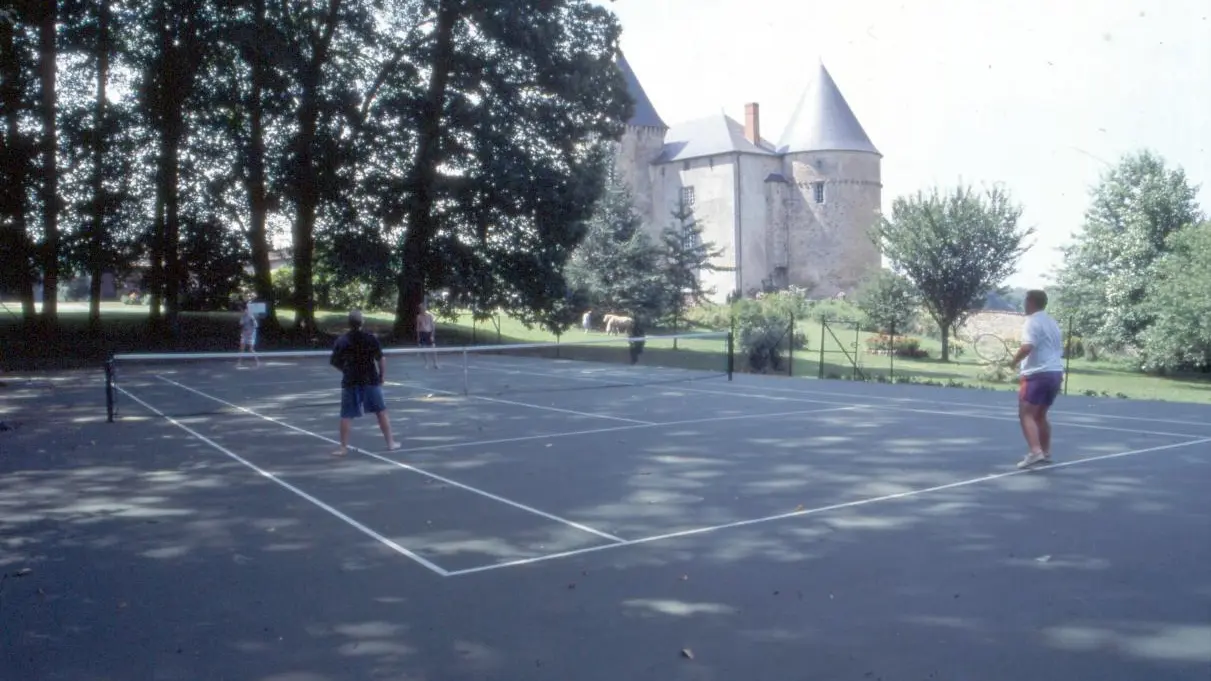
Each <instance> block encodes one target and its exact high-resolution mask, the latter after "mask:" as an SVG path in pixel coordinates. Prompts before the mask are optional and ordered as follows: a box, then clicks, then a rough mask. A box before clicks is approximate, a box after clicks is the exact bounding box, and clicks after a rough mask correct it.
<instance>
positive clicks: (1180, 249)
mask: <svg viewBox="0 0 1211 681" xmlns="http://www.w3.org/2000/svg"><path fill="white" fill-rule="evenodd" d="M1166 249H1167V251H1168V252H1167V253H1166V254H1165V255H1164V256H1162V257H1161V258H1160V259H1159V260H1158V261H1157V262H1156V263H1155V267H1154V268H1153V270H1154V273H1155V278H1154V279H1153V281H1152V282H1151V283H1150V285H1149V286H1148V291H1147V294H1146V296H1145V298H1144V306H1145V307H1146V308H1147V309H1148V310H1150V315H1151V316H1152V317H1153V322H1152V324H1151V325H1150V326H1149V327H1148V328H1147V330H1145V331H1144V332H1143V334H1142V335H1141V340H1142V343H1141V344H1142V352H1141V364H1142V366H1143V368H1144V369H1146V370H1152V371H1173V370H1181V369H1201V370H1203V371H1208V370H1211V222H1203V223H1202V224H1198V225H1188V226H1186V227H1183V228H1181V229H1179V230H1178V231H1177V232H1175V233H1174V234H1173V235H1172V236H1170V238H1169V239H1168V242H1167V244H1166Z"/></svg>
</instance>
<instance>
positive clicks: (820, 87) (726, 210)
mask: <svg viewBox="0 0 1211 681" xmlns="http://www.w3.org/2000/svg"><path fill="white" fill-rule="evenodd" d="M618 66H619V68H620V69H621V71H622V73H623V75H624V76H625V78H626V81H627V87H628V90H629V91H630V94H631V97H632V99H634V101H635V109H634V114H633V115H632V117H631V119H630V120H629V121H628V122H627V126H626V132H625V134H624V135H623V137H622V139H621V140H620V141H619V142H618V145H617V148H616V152H615V159H614V172H615V175H616V176H617V177H618V178H619V179H620V180H621V181H622V182H623V183H624V184H625V185H626V186H627V187H628V188H629V189H630V191H631V193H632V195H633V197H634V203H635V209H636V210H637V211H638V213H639V215H640V216H641V217H642V218H643V220H644V224H645V226H646V227H647V228H648V229H649V230H651V231H652V233H653V234H655V233H658V232H659V231H660V230H661V229H663V228H664V227H666V226H668V225H670V224H672V223H674V222H675V219H674V218H673V213H674V211H675V210H676V209H677V208H678V206H679V205H681V204H684V205H686V206H688V207H690V208H691V209H692V210H693V213H694V217H695V219H696V220H697V222H698V226H699V227H700V228H702V230H703V239H704V240H705V241H709V242H713V243H714V245H715V246H716V247H717V248H719V249H721V250H722V254H721V256H720V257H719V259H718V262H716V263H715V265H716V267H717V268H718V271H714V272H709V271H708V272H703V273H702V279H703V283H704V284H705V285H706V287H707V288H708V289H713V291H714V295H713V297H714V298H715V299H717V300H720V301H722V300H723V299H725V298H726V297H727V296H728V295H730V294H732V293H734V292H739V293H741V294H744V295H752V294H753V293H755V292H757V291H761V290H764V289H768V288H774V289H783V288H786V287H787V286H791V285H794V286H803V287H807V288H809V289H810V291H809V295H810V296H812V297H813V298H822V297H830V296H835V295H837V294H839V293H851V292H853V290H854V289H855V288H856V287H857V285H858V283H859V282H860V281H861V280H862V279H863V278H864V277H865V276H866V275H867V274H869V273H870V272H872V271H873V270H877V269H878V268H879V267H880V264H881V256H880V252H879V249H878V247H877V246H876V245H875V243H874V242H873V241H872V240H871V238H870V236H869V233H870V229H871V227H873V226H874V224H875V221H876V220H877V219H878V214H879V210H880V206H881V200H882V184H881V182H880V163H881V160H882V154H880V153H879V151H878V150H877V149H876V148H875V146H874V145H873V144H872V143H871V141H870V138H869V137H867V136H866V132H865V131H864V130H863V129H862V125H861V124H860V123H859V122H858V119H857V118H856V117H855V116H854V113H853V111H851V110H850V108H849V104H847V103H846V101H845V98H844V97H843V96H842V95H841V91H840V90H839V89H838V88H837V84H836V83H835V82H833V79H832V76H830V75H829V73H828V71H827V70H826V69H825V68H824V65H823V64H822V63H821V64H820V66H819V70H818V73H817V74H816V77H815V79H813V81H812V83H811V84H810V85H809V86H808V87H807V89H806V90H805V91H804V93H803V95H802V97H801V98H800V100H799V103H798V106H797V107H796V110H795V112H794V115H793V116H792V117H791V120H790V123H789V125H787V128H786V130H785V131H783V133H782V136H781V138H780V139H779V141H778V143H777V144H773V143H771V142H769V141H768V140H766V139H765V138H763V137H762V136H761V114H760V107H759V106H758V105H757V104H756V103H752V104H747V105H746V106H745V120H744V123H743V124H741V123H740V122H738V121H736V120H733V119H732V118H729V117H728V116H727V115H725V114H722V113H719V114H715V115H713V116H708V117H705V118H701V119H698V120H695V121H690V122H687V123H683V124H680V125H676V126H674V127H671V128H670V127H669V126H667V125H665V123H664V120H663V119H661V117H660V115H659V114H658V113H657V112H656V107H655V106H653V105H652V102H651V100H650V99H648V96H647V94H645V92H644V90H643V86H642V85H640V83H639V79H638V78H637V77H636V75H635V72H634V71H633V70H632V69H631V66H630V65H629V64H628V63H627V61H626V58H625V57H624V56H622V55H621V54H620V55H619V57H618Z"/></svg>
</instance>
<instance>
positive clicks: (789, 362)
mask: <svg viewBox="0 0 1211 681" xmlns="http://www.w3.org/2000/svg"><path fill="white" fill-rule="evenodd" d="M790 318H791V321H790V326H789V327H787V329H786V335H787V338H789V339H790V341H789V342H788V343H787V344H786V375H787V376H791V377H793V376H794V375H795V313H794V312H792V313H791V314H790Z"/></svg>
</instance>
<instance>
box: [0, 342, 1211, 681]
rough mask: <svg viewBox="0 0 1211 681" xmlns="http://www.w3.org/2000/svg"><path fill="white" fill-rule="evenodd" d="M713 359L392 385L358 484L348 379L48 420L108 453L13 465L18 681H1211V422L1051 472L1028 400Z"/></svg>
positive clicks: (486, 356)
mask: <svg viewBox="0 0 1211 681" xmlns="http://www.w3.org/2000/svg"><path fill="white" fill-rule="evenodd" d="M686 342H687V343H689V342H692V343H694V344H696V343H701V344H703V345H702V346H701V347H704V348H705V347H710V346H712V345H713V346H714V347H716V348H717V349H718V353H717V354H712V353H711V352H710V351H709V350H708V351H706V352H703V353H702V355H703V356H704V357H698V358H697V359H695V360H694V361H693V362H689V361H672V360H668V359H667V358H668V357H669V356H672V355H668V354H662V353H661V351H660V350H661V347H662V344H663V343H664V341H660V340H659V339H652V340H650V341H649V343H648V344H647V346H646V347H645V350H644V354H643V355H641V356H640V358H639V361H638V363H637V364H635V365H630V364H628V363H627V362H626V361H619V358H618V357H617V356H610V357H607V356H605V355H610V354H611V353H614V354H615V355H616V353H620V352H622V353H625V352H626V350H627V346H626V344H625V343H624V342H622V341H609V342H605V343H602V344H600V345H597V346H594V349H593V350H592V351H591V352H590V351H589V350H588V349H587V348H588V347H589V346H587V345H576V344H569V345H568V346H565V347H564V348H562V349H560V350H558V351H556V350H555V349H553V348H550V347H547V348H542V349H534V350H532V351H530V350H520V349H519V350H517V351H514V352H511V351H507V350H497V351H495V352H489V351H487V350H482V351H481V350H479V349H476V350H474V351H471V352H467V353H465V354H463V353H460V352H459V351H453V352H448V353H443V354H441V355H439V356H438V360H439V362H438V363H439V368H436V369H433V368H426V367H425V365H424V362H423V358H421V357H420V356H419V355H417V354H415V353H400V354H396V355H391V356H390V357H389V359H388V370H387V371H388V376H387V379H388V384H387V386H386V390H387V396H388V407H389V410H390V414H391V418H392V423H393V426H394V428H395V432H396V439H397V440H399V442H400V443H401V445H402V448H401V449H399V450H396V451H391V452H388V451H385V447H384V445H383V439H382V438H381V436H380V435H379V433H378V431H377V428H376V427H375V425H374V423H373V420H372V419H360V420H359V421H357V422H356V423H355V429H354V436H353V441H352V444H353V445H354V446H355V447H357V448H358V449H357V451H356V452H354V453H352V454H351V455H350V456H349V457H347V458H344V459H340V458H335V457H333V456H331V452H332V451H333V450H334V449H335V443H336V414H337V406H338V401H339V394H338V385H339V375H338V374H337V373H336V372H335V370H333V369H331V368H330V367H328V366H327V365H326V360H325V358H324V357H323V356H322V354H323V353H319V354H315V355H305V354H298V353H294V354H282V355H270V356H262V363H261V366H260V367H256V368H248V367H245V368H237V367H236V366H235V364H234V357H232V356H226V357H224V358H223V359H221V360H219V359H214V358H211V359H204V360H203V359H199V360H196V361H184V360H179V361H178V360H173V359H154V358H152V359H148V360H146V361H141V360H139V359H138V358H132V359H129V360H128V361H126V362H125V363H123V362H122V361H119V362H117V363H116V364H117V368H116V371H115V377H116V378H115V381H114V387H115V391H116V397H115V403H116V414H115V418H114V422H113V423H106V422H105V405H104V397H103V395H104V390H103V382H102V380H101V379H100V377H99V376H91V377H87V378H85V377H80V378H78V379H76V380H75V381H68V382H66V383H65V384H62V385H60V387H58V388H56V395H55V396H54V397H53V398H52V397H49V396H48V395H46V394H45V393H44V392H43V393H36V394H34V393H31V395H30V396H29V397H28V399H27V400H26V401H25V402H23V404H25V405H26V407H27V408H28V407H32V406H41V405H43V404H48V403H49V401H50V400H52V399H53V400H55V401H62V402H64V403H65V405H67V406H65V407H64V409H65V410H67V411H68V412H70V413H72V414H79V415H80V417H79V420H80V424H79V425H77V426H74V427H73V428H72V429H70V430H71V432H66V429H65V432H64V433H62V436H63V437H64V438H74V440H73V442H75V441H78V443H77V444H75V445H71V447H74V448H69V447H68V446H67V445H60V446H59V450H60V452H59V453H58V455H54V456H52V455H51V454H53V452H52V453H50V454H48V453H45V452H44V456H45V457H46V458H45V460H42V459H38V458H37V457H33V455H32V454H31V459H30V463H28V465H24V466H22V465H17V464H15V463H13V462H12V461H13V460H12V459H10V462H9V463H6V464H4V465H5V468H4V469H3V470H4V471H5V476H4V478H5V481H4V483H3V487H2V488H0V489H2V491H0V510H3V511H5V516H6V517H7V519H8V520H7V521H6V525H7V528H6V531H5V535H6V538H7V540H8V542H9V545H10V547H11V548H12V549H13V551H12V552H10V559H9V560H8V561H7V562H5V563H4V564H3V568H4V569H5V570H15V569H18V568H20V566H21V565H25V564H28V565H30V566H32V568H33V572H31V573H29V574H28V575H26V576H23V577H20V578H13V579H11V581H8V582H7V583H6V584H5V585H4V586H5V590H4V592H3V593H2V597H3V600H2V601H0V607H2V608H3V610H0V616H2V617H3V618H4V624H5V626H4V631H5V632H7V633H5V634H4V636H5V639H6V640H4V646H3V648H4V651H5V652H3V653H0V677H3V678H58V677H63V678H82V679H93V678H96V679H102V678H105V679H108V678H122V679H127V678H148V679H187V678H188V679H198V678H213V679H221V678H230V679H266V680H269V679H273V680H274V681H279V680H283V679H290V680H299V681H303V680H305V681H314V680H320V679H324V680H327V679H347V678H366V679H370V678H374V679H378V678H383V679H552V680H554V679H560V680H581V679H584V680H598V679H600V680H602V681H605V680H607V679H608V680H610V681H617V680H618V679H634V680H649V679H650V680H653V681H655V680H658V679H659V680H661V681H664V680H668V679H712V680H713V679H738V678H745V679H754V680H757V679H771V680H773V679H856V680H865V679H884V680H885V681H899V680H901V679H903V680H914V681H915V680H926V679H956V680H960V679H964V680H965V679H981V680H1001V679H1004V680H1006V681H1008V680H1011V679H1012V680H1018V679H1022V678H1033V679H1065V680H1066V681H1067V680H1070V679H1099V681H1114V680H1119V679H1121V680H1126V679H1132V680H1136V679H1141V678H1165V679H1175V680H1180V679H1190V680H1191V681H1193V680H1195V679H1198V680H1199V681H1202V680H1203V679H1205V678H1206V672H1207V669H1208V668H1209V666H1211V577H1209V576H1208V575H1209V574H1211V573H1209V572H1208V570H1207V568H1206V566H1207V565H1208V564H1211V501H1209V499H1208V495H1207V494H1206V481H1207V480H1209V479H1211V410H1209V409H1207V408H1205V407H1200V406H1197V405H1164V404H1157V403H1141V402H1126V401H1108V400H1098V399H1094V398H1080V397H1068V398H1062V402H1061V403H1060V404H1059V405H1058V406H1057V413H1055V415H1054V416H1053V422H1054V423H1055V444H1054V450H1055V458H1056V462H1055V463H1054V464H1052V465H1051V466H1049V467H1046V468H1043V469H1039V470H1034V471H1026V472H1023V471H1018V470H1017V469H1016V468H1015V467H1014V464H1015V463H1016V462H1017V461H1018V460H1019V459H1020V457H1021V454H1022V453H1023V445H1022V443H1021V437H1020V434H1019V432H1018V425H1017V421H1016V417H1015V414H1014V413H1013V409H1014V402H1013V395H1012V393H1007V392H991V391H973V390H948V389H941V388H928V387H924V386H911V385H880V384H863V383H850V382H843V381H815V380H802V381H801V380H793V381H792V380H787V379H779V378H772V377H760V376H748V375H739V374H737V375H734V376H729V374H728V367H729V365H728V358H727V350H726V347H727V346H726V341H725V340H724V339H720V338H717V337H716V338H711V337H702V338H693V339H687V341H686ZM692 347H699V346H696V345H694V346H692ZM556 352H558V353H559V354H558V355H555V354H554V353H556ZM653 358H660V359H661V361H660V362H659V366H653V365H652V362H654V361H655V360H654V359H653ZM601 360H605V361H601ZM98 373H99V372H98ZM88 410H91V413H90V415H89V416H87V417H85V416H84V414H85V413H86V412H87V411H88ZM24 437H27V438H31V437H32V434H31V435H26V436H24ZM41 442H42V441H41V440H37V439H31V440H30V441H29V442H28V443H27V444H26V445H25V446H28V447H35V446H38V444H39V443H41ZM85 442H92V443H94V444H91V445H89V444H81V443H85ZM12 556H17V557H18V558H19V560H20V561H21V562H16V561H15V560H14V559H13V558H12ZM0 560H3V559H0ZM39 591H40V592H41V595H39ZM10 625H13V626H10ZM18 631H20V632H23V633H17V632H18ZM31 632H32V633H31Z"/></svg>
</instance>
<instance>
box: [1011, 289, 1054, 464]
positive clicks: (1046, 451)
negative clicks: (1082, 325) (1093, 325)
mask: <svg viewBox="0 0 1211 681" xmlns="http://www.w3.org/2000/svg"><path fill="white" fill-rule="evenodd" d="M1046 309H1047V294H1046V293H1045V292H1043V291H1039V290H1033V291H1027V292H1026V323H1025V325H1023V327H1022V346H1021V347H1020V348H1018V351H1017V354H1015V355H1014V356H1013V366H1014V367H1015V368H1016V367H1018V365H1019V364H1020V365H1021V367H1020V368H1019V370H1018V373H1019V376H1020V377H1021V386H1020V388H1019V389H1018V417H1019V418H1020V419H1021V421H1022V435H1024V436H1025V437H1026V444H1027V445H1029V447H1030V452H1029V453H1027V454H1026V458H1024V459H1022V461H1021V463H1019V464H1018V467H1019V468H1027V467H1029V466H1034V465H1035V464H1040V463H1051V423H1050V422H1048V420H1047V410H1049V409H1050V408H1051V405H1052V404H1054V403H1055V398H1056V396H1057V395H1059V394H1060V389H1061V388H1063V386H1064V335H1063V333H1062V332H1061V331H1060V325H1059V324H1058V323H1056V321H1055V319H1054V318H1052V316H1051V315H1049V314H1047V312H1046Z"/></svg>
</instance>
